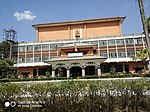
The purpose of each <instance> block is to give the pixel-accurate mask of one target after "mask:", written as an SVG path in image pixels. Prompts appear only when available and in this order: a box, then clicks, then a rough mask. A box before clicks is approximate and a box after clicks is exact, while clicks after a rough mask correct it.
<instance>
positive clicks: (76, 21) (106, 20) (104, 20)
mask: <svg viewBox="0 0 150 112" xmlns="http://www.w3.org/2000/svg"><path fill="white" fill-rule="evenodd" d="M125 18H126V17H111V18H96V19H85V20H73V21H65V22H51V23H42V24H35V25H32V27H33V28H35V29H37V28H40V27H49V26H63V25H74V24H85V23H96V22H108V21H117V20H119V21H120V22H121V23H123V21H124V19H125Z"/></svg>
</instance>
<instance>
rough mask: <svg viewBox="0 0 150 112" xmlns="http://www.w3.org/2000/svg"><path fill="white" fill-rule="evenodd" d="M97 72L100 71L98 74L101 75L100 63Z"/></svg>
mask: <svg viewBox="0 0 150 112" xmlns="http://www.w3.org/2000/svg"><path fill="white" fill-rule="evenodd" d="M97 73H98V76H101V66H100V65H98V67H97Z"/></svg>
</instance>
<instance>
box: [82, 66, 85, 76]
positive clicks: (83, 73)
mask: <svg viewBox="0 0 150 112" xmlns="http://www.w3.org/2000/svg"><path fill="white" fill-rule="evenodd" d="M82 77H85V67H82Z"/></svg>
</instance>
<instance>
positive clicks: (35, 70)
mask: <svg viewBox="0 0 150 112" xmlns="http://www.w3.org/2000/svg"><path fill="white" fill-rule="evenodd" d="M36 76H37V69H33V78H35V77H36Z"/></svg>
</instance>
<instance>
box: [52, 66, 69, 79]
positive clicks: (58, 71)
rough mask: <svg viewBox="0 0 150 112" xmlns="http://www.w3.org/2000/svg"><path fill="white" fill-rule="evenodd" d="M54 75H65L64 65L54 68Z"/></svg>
mask: <svg viewBox="0 0 150 112" xmlns="http://www.w3.org/2000/svg"><path fill="white" fill-rule="evenodd" d="M55 75H56V76H58V77H67V69H66V68H64V67H59V68H57V69H56V74H55Z"/></svg>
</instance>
